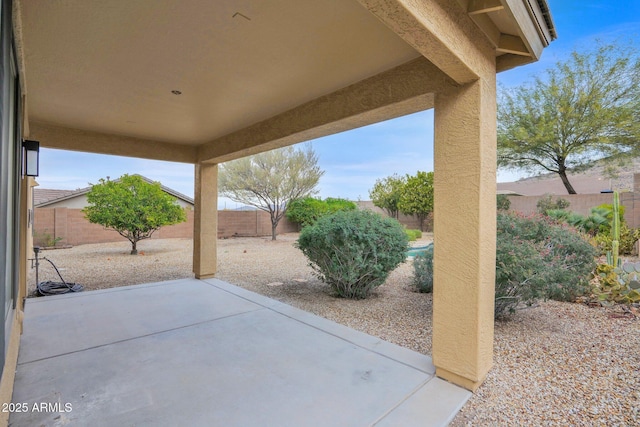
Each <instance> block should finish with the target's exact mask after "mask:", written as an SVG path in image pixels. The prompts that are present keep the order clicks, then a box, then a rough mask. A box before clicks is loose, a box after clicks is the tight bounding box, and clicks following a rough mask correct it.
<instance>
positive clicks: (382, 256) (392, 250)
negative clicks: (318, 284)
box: [297, 210, 408, 299]
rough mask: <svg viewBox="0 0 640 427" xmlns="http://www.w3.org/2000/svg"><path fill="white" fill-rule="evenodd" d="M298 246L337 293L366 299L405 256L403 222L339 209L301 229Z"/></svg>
mask: <svg viewBox="0 0 640 427" xmlns="http://www.w3.org/2000/svg"><path fill="white" fill-rule="evenodd" d="M297 246H298V248H299V249H300V250H301V251H302V253H304V255H305V256H306V257H307V258H308V259H309V261H310V263H309V265H310V266H311V268H312V269H313V270H314V272H315V274H316V275H317V276H318V277H319V278H320V280H322V281H323V282H325V283H327V284H329V285H330V286H331V289H332V290H333V291H334V292H335V294H336V295H338V296H340V297H344V298H354V299H361V298H366V297H367V296H368V295H369V293H370V292H371V290H373V289H374V288H376V287H377V286H380V285H382V284H383V283H384V282H385V280H386V279H387V276H388V275H389V273H390V272H391V271H392V270H393V269H395V268H396V267H397V266H398V265H399V264H401V263H402V262H404V260H405V259H406V251H407V247H408V239H407V235H406V233H405V232H404V229H403V228H402V225H400V223H399V222H398V221H397V220H395V219H392V218H384V217H382V216H381V215H379V214H376V213H374V212H371V211H366V210H365V211H359V210H355V211H340V212H336V213H334V214H331V215H327V216H323V217H321V218H320V219H318V221H317V222H316V223H315V224H313V225H310V226H308V227H305V228H303V229H302V232H301V233H300V237H299V238H298V242H297Z"/></svg>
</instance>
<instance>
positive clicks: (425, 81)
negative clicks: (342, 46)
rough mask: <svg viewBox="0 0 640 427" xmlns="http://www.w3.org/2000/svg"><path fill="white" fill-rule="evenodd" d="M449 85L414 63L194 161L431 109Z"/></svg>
mask: <svg viewBox="0 0 640 427" xmlns="http://www.w3.org/2000/svg"><path fill="white" fill-rule="evenodd" d="M454 85H455V83H454V82H453V81H451V80H450V79H449V78H448V77H447V76H445V75H444V74H443V73H442V72H441V71H440V70H439V69H437V68H436V67H435V66H434V65H433V64H432V63H430V62H429V61H428V60H426V59H425V58H422V57H421V58H418V59H415V60H412V61H409V62H407V63H405V64H403V65H400V66H398V67H396V68H393V69H391V70H388V71H385V72H383V73H381V74H378V75H375V76H373V77H370V78H368V79H365V80H363V81H360V82H358V83H354V84H352V85H350V86H347V87H345V88H343V89H340V90H338V91H336V92H333V93H330V94H328V95H325V96H322V97H320V98H318V99H315V100H313V101H310V102H307V103H305V104H302V105H300V106H298V107H296V108H294V109H292V110H289V111H286V112H284V113H282V114H279V115H276V116H274V117H272V118H270V119H267V120H265V121H262V122H259V123H256V124H254V125H252V126H249V127H247V128H245V129H241V130H239V131H236V132H234V133H231V134H229V135H226V136H223V137H222V138H218V139H216V140H213V141H211V142H208V143H206V144H204V145H202V146H200V149H199V154H198V160H199V161H200V162H213V163H222V162H225V161H229V160H233V159H237V158H240V157H244V156H248V155H252V154H256V153H259V152H262V151H267V150H271V149H274V148H278V147H284V146H287V145H291V144H295V143H298V142H303V141H308V140H310V139H314V138H319V137H322V136H326V135H331V134H334V133H338V132H343V131H346V130H349V129H355V128H357V127H361V126H366V125H369V124H372V123H376V122H379V121H382V120H388V119H392V118H395V117H400V116H403V115H406V114H410V113H415V112H418V111H423V110H427V109H429V108H432V107H433V93H434V92H437V91H438V90H439V89H441V88H442V87H446V86H454Z"/></svg>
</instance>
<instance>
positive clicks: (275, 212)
mask: <svg viewBox="0 0 640 427" xmlns="http://www.w3.org/2000/svg"><path fill="white" fill-rule="evenodd" d="M323 174H324V171H322V170H321V169H320V167H319V166H318V156H317V155H316V153H315V152H314V151H313V147H312V146H311V145H310V144H306V145H304V146H301V147H292V146H289V147H285V148H280V149H278V150H272V151H268V152H265V153H260V154H256V155H255V156H250V157H244V158H241V159H238V160H233V161H230V162H228V163H223V164H221V165H220V171H219V177H218V191H219V193H220V195H221V196H224V197H228V198H230V199H231V200H233V201H235V202H238V203H243V204H245V205H249V206H253V207H255V208H257V209H260V210H263V211H265V212H269V215H270V217H271V238H272V240H276V227H277V226H278V223H279V222H280V220H281V219H282V217H283V216H284V215H285V213H286V212H287V207H288V205H289V202H290V201H291V200H295V199H300V198H303V197H306V196H309V195H311V194H314V193H315V192H316V191H315V188H316V186H317V185H318V181H319V180H320V177H321V176H322V175H323Z"/></svg>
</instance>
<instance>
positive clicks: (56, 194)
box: [33, 174, 194, 208]
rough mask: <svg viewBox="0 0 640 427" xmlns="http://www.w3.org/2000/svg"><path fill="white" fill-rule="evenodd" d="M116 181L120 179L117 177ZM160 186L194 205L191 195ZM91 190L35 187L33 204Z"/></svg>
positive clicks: (48, 203) (37, 204) (69, 197)
mask: <svg viewBox="0 0 640 427" xmlns="http://www.w3.org/2000/svg"><path fill="white" fill-rule="evenodd" d="M134 175H135V176H139V177H140V178H142V179H143V180H145V181H146V182H148V183H150V184H152V183H154V182H156V181H153V180H152V179H149V178H147V177H145V176H142V175H138V174H134ZM116 181H118V180H117V179H116ZM160 187H161V188H162V190H163V191H164V192H165V193H168V194H171V195H172V196H173V197H175V198H176V199H180V200H182V201H184V202H186V203H189V204H191V205H193V203H194V201H193V199H192V198H191V197H188V196H185V195H184V194H182V193H180V192H178V191H176V190H174V189H171V188H169V187H165V186H164V185H162V184H160ZM89 191H91V187H85V188H80V189H78V190H50V189H46V188H34V189H33V205H34V206H35V207H36V208H43V207H45V206H48V205H52V204H54V203H58V202H62V201H64V200H69V199H73V198H75V197H78V196H82V195H84V194H87V193H88V192H89Z"/></svg>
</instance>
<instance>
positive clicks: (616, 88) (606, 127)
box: [498, 44, 640, 194]
mask: <svg viewBox="0 0 640 427" xmlns="http://www.w3.org/2000/svg"><path fill="white" fill-rule="evenodd" d="M639 141H640V59H639V58H638V54H637V50H636V49H634V48H633V47H632V46H616V45H603V44H598V45H597V46H596V47H595V48H593V49H592V50H590V51H587V52H584V53H581V52H577V51H574V52H573V53H572V54H571V56H570V57H569V58H568V59H567V60H566V61H561V62H558V63H557V64H556V65H555V67H554V68H550V69H548V70H546V75H545V76H544V77H538V78H536V79H535V80H534V82H533V84H530V85H524V86H521V87H516V88H513V89H511V90H503V91H501V94H500V96H499V99H498V165H499V166H500V167H504V168H507V169H520V170H524V171H528V172H531V173H534V172H545V171H546V172H553V173H557V174H558V175H559V176H560V178H561V179H562V182H563V184H564V186H565V187H566V189H567V192H568V193H569V194H575V190H574V188H573V186H572V185H571V183H570V182H569V179H568V177H567V170H569V169H570V170H573V171H580V170H584V169H587V168H589V167H591V166H593V164H594V161H596V160H600V159H610V160H619V159H620V158H622V157H625V156H635V155H637V153H638V151H637V148H638V143H639Z"/></svg>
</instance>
